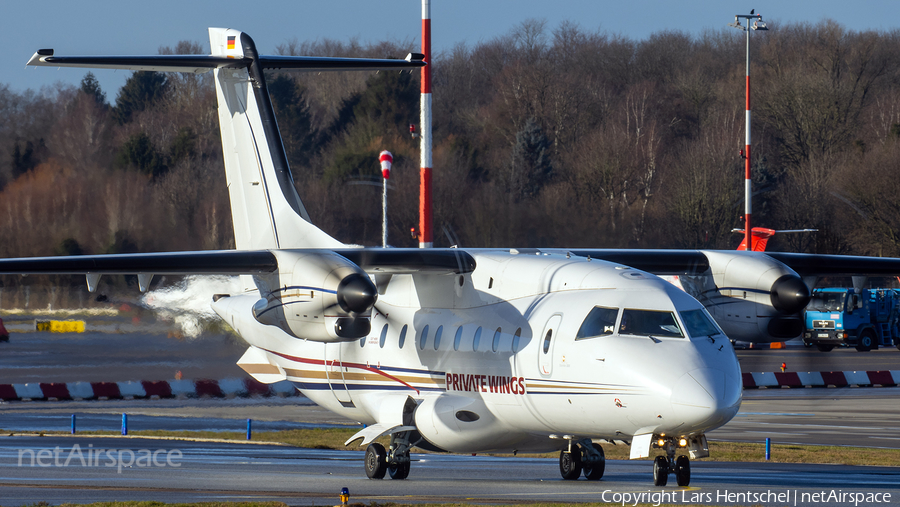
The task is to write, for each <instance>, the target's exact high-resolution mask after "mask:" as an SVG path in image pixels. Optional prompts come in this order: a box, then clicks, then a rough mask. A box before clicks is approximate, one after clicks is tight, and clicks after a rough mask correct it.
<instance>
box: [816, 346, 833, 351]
mask: <svg viewBox="0 0 900 507" xmlns="http://www.w3.org/2000/svg"><path fill="white" fill-rule="evenodd" d="M816 348H817V349H819V350H820V351H822V352H831V349H833V348H834V345H816Z"/></svg>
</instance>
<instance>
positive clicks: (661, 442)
mask: <svg viewBox="0 0 900 507" xmlns="http://www.w3.org/2000/svg"><path fill="white" fill-rule="evenodd" d="M656 445H657V446H659V447H664V446H665V445H666V441H665V440H663V439H661V438H660V439H659V440H657V441H656Z"/></svg>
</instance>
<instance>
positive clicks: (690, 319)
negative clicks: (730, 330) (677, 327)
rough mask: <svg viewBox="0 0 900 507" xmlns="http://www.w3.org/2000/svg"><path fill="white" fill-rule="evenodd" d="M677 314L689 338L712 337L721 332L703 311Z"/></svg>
mask: <svg viewBox="0 0 900 507" xmlns="http://www.w3.org/2000/svg"><path fill="white" fill-rule="evenodd" d="M678 314H679V315H681V322H684V327H685V329H686V330H687V332H688V335H690V336H693V337H695V338H696V337H698V336H713V335H717V334H719V333H721V332H722V330H720V329H719V327H718V326H716V324H715V322H713V321H712V319H710V318H709V316H708V315H707V314H706V312H705V311H703V310H688V311H685V312H678Z"/></svg>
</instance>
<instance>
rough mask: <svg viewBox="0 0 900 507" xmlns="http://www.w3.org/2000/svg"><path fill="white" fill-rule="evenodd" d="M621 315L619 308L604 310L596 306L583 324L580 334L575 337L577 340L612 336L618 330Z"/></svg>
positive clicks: (579, 330)
mask: <svg viewBox="0 0 900 507" xmlns="http://www.w3.org/2000/svg"><path fill="white" fill-rule="evenodd" d="M618 315H619V309H618V308H604V307H602V306H595V307H594V309H593V310H591V313H589V314H588V316H587V317H586V318H585V319H584V322H582V323H581V327H580V328H579V329H578V334H576V335H575V339H576V340H581V339H584V338H592V337H594V336H606V335H611V334H613V333H614V332H615V330H616V317H617V316H618Z"/></svg>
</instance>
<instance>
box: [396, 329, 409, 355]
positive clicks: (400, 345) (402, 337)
mask: <svg viewBox="0 0 900 507" xmlns="http://www.w3.org/2000/svg"><path fill="white" fill-rule="evenodd" d="M407 328H409V326H407V325H406V324H403V329H401V330H400V340H399V341H398V342H397V348H401V349H402V348H403V344H404V343H406V330H407Z"/></svg>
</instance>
